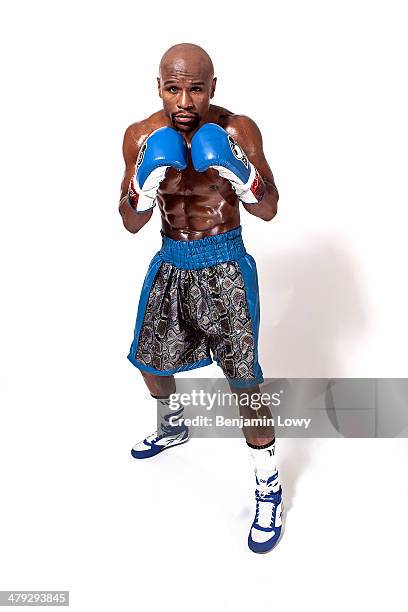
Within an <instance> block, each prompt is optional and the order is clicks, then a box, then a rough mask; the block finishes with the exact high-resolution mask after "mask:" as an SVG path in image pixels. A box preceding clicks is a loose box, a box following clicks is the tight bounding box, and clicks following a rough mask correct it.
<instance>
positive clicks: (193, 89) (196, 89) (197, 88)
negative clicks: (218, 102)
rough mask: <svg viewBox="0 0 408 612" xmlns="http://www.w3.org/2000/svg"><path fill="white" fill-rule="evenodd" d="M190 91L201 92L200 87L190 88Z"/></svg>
mask: <svg viewBox="0 0 408 612" xmlns="http://www.w3.org/2000/svg"><path fill="white" fill-rule="evenodd" d="M191 91H203V90H202V88H201V87H198V86H197V87H192V88H191Z"/></svg>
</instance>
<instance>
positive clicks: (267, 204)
mask: <svg viewBox="0 0 408 612" xmlns="http://www.w3.org/2000/svg"><path fill="white" fill-rule="evenodd" d="M264 184H265V193H264V196H263V198H262V200H261V201H260V202H258V204H245V203H244V202H243V203H242V205H243V207H244V208H245V210H247V211H248V212H249V213H250V214H251V215H254V216H255V217H259V218H260V219H263V220H264V221H271V220H272V219H273V218H274V216H275V215H276V213H277V212H278V200H279V193H278V190H277V189H276V186H275V185H274V184H273V183H271V182H270V181H267V180H265V179H264Z"/></svg>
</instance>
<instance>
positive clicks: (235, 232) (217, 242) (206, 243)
mask: <svg viewBox="0 0 408 612" xmlns="http://www.w3.org/2000/svg"><path fill="white" fill-rule="evenodd" d="M241 234H242V227H241V226H239V227H236V228H235V229H232V230H229V231H228V232H224V233H223V234H217V235H216V236H206V237H205V238H200V239H199V240H173V238H169V236H166V235H165V234H164V233H163V231H162V232H161V235H162V240H163V244H162V248H161V251H160V256H161V258H162V259H163V261H167V262H168V263H171V264H173V265H174V266H176V267H177V268H182V269H184V270H197V269H199V268H207V267H208V266H214V265H215V264H218V263H222V262H224V261H237V260H238V259H240V258H241V257H243V256H244V255H245V254H246V250H245V246H244V243H243V241H242V235H241Z"/></svg>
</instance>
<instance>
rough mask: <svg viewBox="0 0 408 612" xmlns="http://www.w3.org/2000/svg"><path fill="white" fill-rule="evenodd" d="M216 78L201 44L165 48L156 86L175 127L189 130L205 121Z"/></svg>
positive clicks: (182, 44)
mask: <svg viewBox="0 0 408 612" xmlns="http://www.w3.org/2000/svg"><path fill="white" fill-rule="evenodd" d="M216 82H217V78H216V77H214V66H213V63H212V61H211V57H210V56H209V55H208V53H207V51H204V49H203V48H202V47H199V46H198V45H193V44H192V43H180V44H178V45H173V47H170V49H167V51H166V52H165V53H164V55H163V57H162V58H161V61H160V66H159V76H158V77H157V86H158V93H159V96H160V98H161V99H162V101H163V110H164V112H165V114H166V115H167V117H168V118H169V119H170V121H171V123H172V125H173V127H174V128H175V129H176V130H178V131H180V132H184V133H187V132H192V131H194V130H195V129H197V127H198V126H199V125H200V123H203V122H205V120H206V117H207V116H208V112H209V109H210V100H211V98H212V97H213V96H214V91H215V86H216Z"/></svg>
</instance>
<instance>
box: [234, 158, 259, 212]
mask: <svg viewBox="0 0 408 612" xmlns="http://www.w3.org/2000/svg"><path fill="white" fill-rule="evenodd" d="M249 163H250V168H251V172H250V175H249V178H248V181H247V182H246V183H245V184H244V185H242V186H240V189H239V191H240V193H237V195H238V197H239V199H240V200H241V202H244V204H259V202H261V200H262V198H263V197H264V195H265V191H266V186H265V182H264V180H263V178H262V176H261V175H260V174H259V172H258V170H257V169H256V168H255V166H254V165H253V164H252V163H251V162H249Z"/></svg>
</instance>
